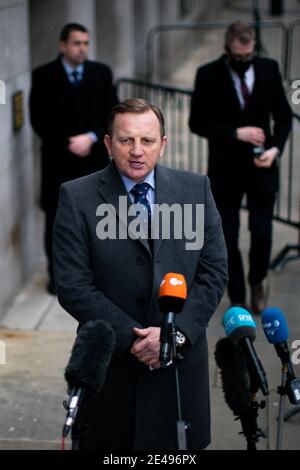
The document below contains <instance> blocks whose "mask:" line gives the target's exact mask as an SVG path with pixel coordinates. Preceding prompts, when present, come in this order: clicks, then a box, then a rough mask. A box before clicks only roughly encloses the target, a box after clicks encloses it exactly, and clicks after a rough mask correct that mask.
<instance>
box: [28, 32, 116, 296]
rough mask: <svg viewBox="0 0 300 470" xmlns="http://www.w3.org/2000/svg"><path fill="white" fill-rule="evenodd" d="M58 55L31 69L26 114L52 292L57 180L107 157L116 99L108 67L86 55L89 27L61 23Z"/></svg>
mask: <svg viewBox="0 0 300 470" xmlns="http://www.w3.org/2000/svg"><path fill="white" fill-rule="evenodd" d="M59 47H60V56H59V57H58V58H57V59H56V60H55V61H53V62H50V63H48V64H46V65H43V66H41V67H38V68H37V69H35V70H34V71H33V75H32V89H31V95H30V115H31V122H32V126H33V129H34V130H35V132H36V133H37V134H38V136H39V137H40V138H41V140H42V149H41V153H42V163H41V166H42V176H41V207H42V209H43V210H44V211H45V215H46V220H45V249H46V254H47V258H48V271H49V284H48V291H49V292H50V293H55V286H54V279H53V262H52V231H53V224H54V219H55V214H56V210H57V205H58V193H59V187H60V185H61V184H62V183H63V182H65V181H69V180H72V179H74V178H78V177H80V176H84V175H87V174H89V173H92V172H94V171H97V170H99V169H101V168H104V167H105V166H106V165H107V164H108V163H109V158H108V155H107V152H106V149H105V146H104V144H103V136H104V134H105V132H106V120H107V115H108V112H109V110H110V109H111V107H112V106H114V105H115V104H116V103H117V97H116V94H115V89H114V86H113V83H112V74H111V71H110V69H109V68H108V67H107V66H106V65H104V64H101V63H98V62H92V61H89V60H87V55H88V48H89V33H88V31H87V29H86V28H85V27H84V26H82V25H79V24H76V23H71V24H67V25H66V26H64V28H63V29H62V31H61V34H60V43H59Z"/></svg>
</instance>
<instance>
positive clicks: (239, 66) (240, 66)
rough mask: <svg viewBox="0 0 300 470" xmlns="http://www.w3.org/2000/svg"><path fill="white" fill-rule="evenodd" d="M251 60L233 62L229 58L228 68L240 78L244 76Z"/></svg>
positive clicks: (233, 60)
mask: <svg viewBox="0 0 300 470" xmlns="http://www.w3.org/2000/svg"><path fill="white" fill-rule="evenodd" d="M252 63H253V60H235V59H232V58H230V59H229V65H230V67H231V68H232V69H233V70H234V71H235V72H236V73H237V74H238V75H240V76H244V74H245V73H246V72H247V70H248V68H249V67H250V65H252Z"/></svg>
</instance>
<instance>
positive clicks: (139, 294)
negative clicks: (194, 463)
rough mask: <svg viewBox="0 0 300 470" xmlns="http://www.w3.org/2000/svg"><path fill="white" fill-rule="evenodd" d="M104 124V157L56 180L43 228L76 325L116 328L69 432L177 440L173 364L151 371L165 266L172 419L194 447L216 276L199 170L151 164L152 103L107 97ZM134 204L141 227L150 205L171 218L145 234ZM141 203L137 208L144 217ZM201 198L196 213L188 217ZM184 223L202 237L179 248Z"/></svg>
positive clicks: (217, 232)
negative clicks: (179, 288)
mask: <svg viewBox="0 0 300 470" xmlns="http://www.w3.org/2000/svg"><path fill="white" fill-rule="evenodd" d="M108 132H109V133H108V134H107V135H106V136H105V143H106V146H107V148H108V150H109V153H110V154H111V155H112V157H113V162H112V163H111V164H110V165H109V166H108V167H107V168H105V169H104V170H102V171H100V172H97V173H94V174H92V175H89V176H87V177H84V178H80V179H78V180H75V181H71V182H68V183H65V184H63V185H62V187H61V192H60V201H59V208H58V211H57V217H56V222H55V229H54V266H55V279H56V285H57V294H58V300H59V302H60V303H61V305H62V306H63V308H64V309H65V310H66V311H67V312H69V313H70V314H71V315H72V316H73V317H75V318H76V319H77V320H78V322H79V324H80V325H82V324H83V323H84V322H86V321H88V320H93V319H97V318H99V319H102V320H104V321H106V322H108V323H109V324H110V325H111V326H112V328H113V329H114V331H115V334H116V350H115V353H114V356H113V359H112V362H111V364H110V366H109V369H108V372H107V377H106V381H105V384H104V387H103V389H102V391H101V393H100V395H99V396H98V397H96V398H93V399H91V400H90V401H89V402H88V403H87V408H84V407H83V408H82V410H81V412H80V413H79V415H78V419H77V422H76V425H75V430H74V435H75V434H76V438H77V439H78V440H79V449H94V450H99V449H103V450H107V449H169V450H171V449H176V448H177V432H176V420H177V418H178V416H177V405H176V393H175V390H176V388H175V377H174V370H173V368H172V367H167V368H166V369H165V370H162V369H161V367H160V361H159V350H160V327H161V325H162V320H163V314H162V312H161V311H160V308H159V305H158V293H159V288H160V284H161V281H162V279H163V277H164V276H165V274H166V273H180V274H182V275H183V276H184V277H185V279H186V282H187V287H188V298H187V301H186V302H185V305H184V307H183V310H182V312H181V313H180V314H178V315H177V317H176V327H177V330H178V347H180V348H181V352H182V354H183V355H184V359H183V361H182V362H181V364H180V365H179V377H180V389H181V398H182V408H183V409H182V416H183V418H184V419H185V420H186V421H187V422H189V423H190V425H191V428H190V430H189V431H188V432H187V445H188V448H189V449H201V448H204V447H206V446H207V445H208V444H209V442H210V412H209V387H208V352H207V341H206V327H207V324H208V321H209V319H210V317H211V315H212V314H213V313H214V311H215V310H216V308H217V306H218V303H219V301H220V299H221V297H222V295H223V292H224V290H225V286H226V282H227V260H226V258H227V256H226V248H225V242H224V238H223V233H222V228H221V220H220V217H219V214H218V212H217V210H216V207H215V203H214V201H213V198H212V194H211V191H210V187H209V180H208V178H207V177H206V176H200V175H198V174H194V173H189V172H184V171H176V170H171V169H169V168H165V167H163V166H161V165H158V164H157V162H158V159H159V158H160V157H162V155H163V152H164V148H165V145H166V137H165V132H164V119H163V116H162V113H161V111H160V110H159V109H158V108H157V107H155V106H153V105H151V104H150V103H148V102H147V101H145V100H142V99H130V100H126V101H125V102H123V103H120V104H118V105H116V106H115V107H114V108H113V109H112V111H111V113H110V116H109V125H108ZM136 202H140V206H141V205H143V207H144V208H145V210H146V213H147V214H148V216H147V217H146V220H147V219H148V217H150V218H151V220H152V223H151V225H152V227H153V219H154V226H155V225H156V224H155V221H156V222H157V221H158V220H161V219H158V218H157V217H156V216H157V212H156V209H157V208H158V207H159V208H161V210H163V211H165V213H166V212H167V214H168V215H169V216H170V217H166V219H163V220H165V222H166V223H165V224H163V223H162V224H158V228H159V229H161V228H162V231H161V230H156V231H154V238H153V237H152V238H151V239H150V238H149V234H148V233H149V232H148V228H147V229H146V227H145V226H143V225H142V224H141V226H142V227H144V228H143V230H141V231H140V228H139V227H138V225H139V224H137V225H135V222H136V219H135V218H133V220H132V217H134V215H133V212H132V210H133V209H134V208H135V207H136V206H135V205H134V204H135V203H136ZM156 205H158V206H156ZM186 205H187V206H186ZM143 207H142V208H141V207H140V208H139V209H138V211H140V212H141V216H140V220H141V221H144V222H145V220H144V217H143V211H142V210H141V209H143ZM188 207H189V208H190V209H191V210H190V211H187V212H188V214H189V215H187V214H186V216H185V217H183V219H182V218H181V215H182V214H184V213H185V212H184V211H185V208H186V209H187V208H188ZM200 207H202V208H203V215H202V216H198V217H196V218H195V211H197V210H198V209H199V208H200ZM168 210H171V211H174V212H173V216H172V214H171V213H169V212H168ZM161 214H162V213H161ZM170 221H171V222H170ZM191 223H192V225H190V224H191ZM147 225H148V224H147ZM151 225H150V226H151ZM188 226H190V227H192V228H193V232H194V236H195V241H196V239H197V238H198V241H199V240H200V238H201V239H202V240H203V243H196V244H193V243H194V242H192V246H190V245H189V242H191V240H192V238H193V237H190V230H188ZM135 227H137V228H136V230H135ZM148 227H149V225H148ZM183 227H185V229H184V230H181V229H182V228H183ZM168 229H170V231H169V235H168V234H167V235H166V233H167V232H168ZM174 229H176V234H177V236H175V235H174V233H175V231H174ZM139 232H140V234H139ZM180 232H181V235H180V236H178V234H180ZM152 235H153V232H152ZM202 235H203V238H202ZM199 237H200V238H199ZM150 369H151V370H150ZM153 369H154V370H153Z"/></svg>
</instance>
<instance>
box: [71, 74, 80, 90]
mask: <svg viewBox="0 0 300 470" xmlns="http://www.w3.org/2000/svg"><path fill="white" fill-rule="evenodd" d="M71 75H72V77H73V86H74V88H78V87H79V85H80V80H79V73H78V72H77V70H73V72H72V73H71Z"/></svg>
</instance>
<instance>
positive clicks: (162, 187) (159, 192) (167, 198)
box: [153, 165, 179, 254]
mask: <svg viewBox="0 0 300 470" xmlns="http://www.w3.org/2000/svg"><path fill="white" fill-rule="evenodd" d="M155 177H156V178H155V180H156V182H155V203H156V204H158V205H161V204H167V205H168V206H172V205H173V204H175V203H178V201H179V199H178V192H179V187H178V186H177V185H176V183H175V182H174V181H170V174H169V172H168V169H167V168H165V167H163V166H160V165H157V166H156V173H155ZM171 236H172V233H171ZM162 243H163V240H162V238H161V237H159V239H157V240H153V245H154V253H155V254H157V253H158V251H159V250H160V248H161V245H162Z"/></svg>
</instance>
